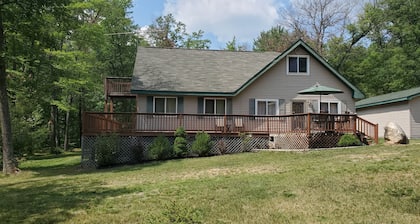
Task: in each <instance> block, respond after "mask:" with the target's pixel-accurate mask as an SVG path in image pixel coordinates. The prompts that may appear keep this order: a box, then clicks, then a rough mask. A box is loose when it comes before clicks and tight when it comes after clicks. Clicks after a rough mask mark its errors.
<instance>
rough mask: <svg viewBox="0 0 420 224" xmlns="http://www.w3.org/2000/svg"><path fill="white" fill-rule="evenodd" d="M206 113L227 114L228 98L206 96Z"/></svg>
mask: <svg viewBox="0 0 420 224" xmlns="http://www.w3.org/2000/svg"><path fill="white" fill-rule="evenodd" d="M204 113H205V114H226V99H223V98H205V99H204Z"/></svg>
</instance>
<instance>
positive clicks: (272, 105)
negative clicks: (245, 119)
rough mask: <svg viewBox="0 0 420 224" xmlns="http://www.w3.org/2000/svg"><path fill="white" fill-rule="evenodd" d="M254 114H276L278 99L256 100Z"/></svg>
mask: <svg viewBox="0 0 420 224" xmlns="http://www.w3.org/2000/svg"><path fill="white" fill-rule="evenodd" d="M255 104H256V106H255V110H256V111H255V114H256V115H278V100H256V101H255Z"/></svg>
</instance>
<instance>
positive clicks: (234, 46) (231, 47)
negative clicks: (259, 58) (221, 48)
mask: <svg viewBox="0 0 420 224" xmlns="http://www.w3.org/2000/svg"><path fill="white" fill-rule="evenodd" d="M225 50H228V51H246V50H247V46H246V44H238V43H236V37H235V36H233V38H232V40H231V41H228V42H227V43H226V47H225Z"/></svg>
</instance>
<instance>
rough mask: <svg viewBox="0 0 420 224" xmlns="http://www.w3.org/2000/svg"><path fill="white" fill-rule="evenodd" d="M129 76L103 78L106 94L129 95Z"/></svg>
mask: <svg viewBox="0 0 420 224" xmlns="http://www.w3.org/2000/svg"><path fill="white" fill-rule="evenodd" d="M130 91H131V78H127V77H107V78H106V79H105V95H106V96H130V95H131V92H130Z"/></svg>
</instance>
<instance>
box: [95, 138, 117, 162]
mask: <svg viewBox="0 0 420 224" xmlns="http://www.w3.org/2000/svg"><path fill="white" fill-rule="evenodd" d="M117 151H118V136H117V135H108V136H106V135H103V136H98V138H97V139H96V142H95V162H96V165H97V166H98V167H106V166H110V165H113V164H114V163H115V160H116V156H117V155H116V154H117Z"/></svg>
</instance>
